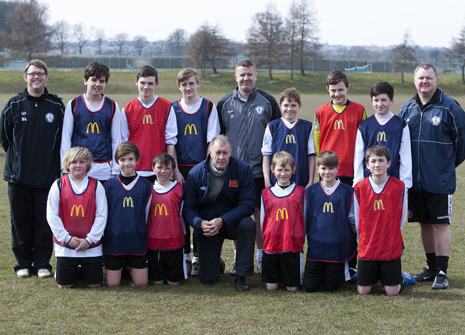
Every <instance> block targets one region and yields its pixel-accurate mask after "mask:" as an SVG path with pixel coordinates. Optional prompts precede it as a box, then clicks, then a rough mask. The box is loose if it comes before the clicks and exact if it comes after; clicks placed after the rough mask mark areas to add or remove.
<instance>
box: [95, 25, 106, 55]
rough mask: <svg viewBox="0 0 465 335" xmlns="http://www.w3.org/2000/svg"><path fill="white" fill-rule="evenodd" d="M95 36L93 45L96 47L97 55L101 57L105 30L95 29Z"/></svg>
mask: <svg viewBox="0 0 465 335" xmlns="http://www.w3.org/2000/svg"><path fill="white" fill-rule="evenodd" d="M95 36H96V37H97V39H96V40H95V44H96V45H97V55H101V54H102V53H103V50H102V47H103V43H104V42H105V30H103V29H97V30H96V31H95Z"/></svg>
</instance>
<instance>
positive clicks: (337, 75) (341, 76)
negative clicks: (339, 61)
mask: <svg viewBox="0 0 465 335" xmlns="http://www.w3.org/2000/svg"><path fill="white" fill-rule="evenodd" d="M341 81H342V82H343V83H344V85H346V87H349V79H348V78H347V76H346V74H345V73H344V72H342V71H341V70H334V71H332V72H331V73H330V74H329V76H328V79H327V80H326V86H328V87H329V85H337V84H339V83H340V82H341Z"/></svg>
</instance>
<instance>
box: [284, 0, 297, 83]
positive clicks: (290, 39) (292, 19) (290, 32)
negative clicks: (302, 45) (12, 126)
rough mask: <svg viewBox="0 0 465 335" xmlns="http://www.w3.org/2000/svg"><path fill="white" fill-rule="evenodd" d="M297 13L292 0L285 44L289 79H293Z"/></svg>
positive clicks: (287, 20)
mask: <svg viewBox="0 0 465 335" xmlns="http://www.w3.org/2000/svg"><path fill="white" fill-rule="evenodd" d="M296 14H297V4H296V2H295V0H293V1H292V4H291V6H290V7H289V17H288V18H287V19H286V38H287V40H286V42H285V43H286V44H287V49H288V50H289V66H290V68H291V80H294V62H295V55H296V52H297V37H298V34H299V30H298V27H299V24H298V19H297V18H298V15H296Z"/></svg>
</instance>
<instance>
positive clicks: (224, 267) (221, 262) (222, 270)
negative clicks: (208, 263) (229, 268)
mask: <svg viewBox="0 0 465 335" xmlns="http://www.w3.org/2000/svg"><path fill="white" fill-rule="evenodd" d="M224 269H226V264H225V263H224V261H223V259H222V258H220V273H221V274H223V273H224Z"/></svg>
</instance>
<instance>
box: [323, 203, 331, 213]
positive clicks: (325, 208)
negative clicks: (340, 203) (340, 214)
mask: <svg viewBox="0 0 465 335" xmlns="http://www.w3.org/2000/svg"><path fill="white" fill-rule="evenodd" d="M323 213H334V208H333V203H332V202H325V204H324V205H323Z"/></svg>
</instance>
